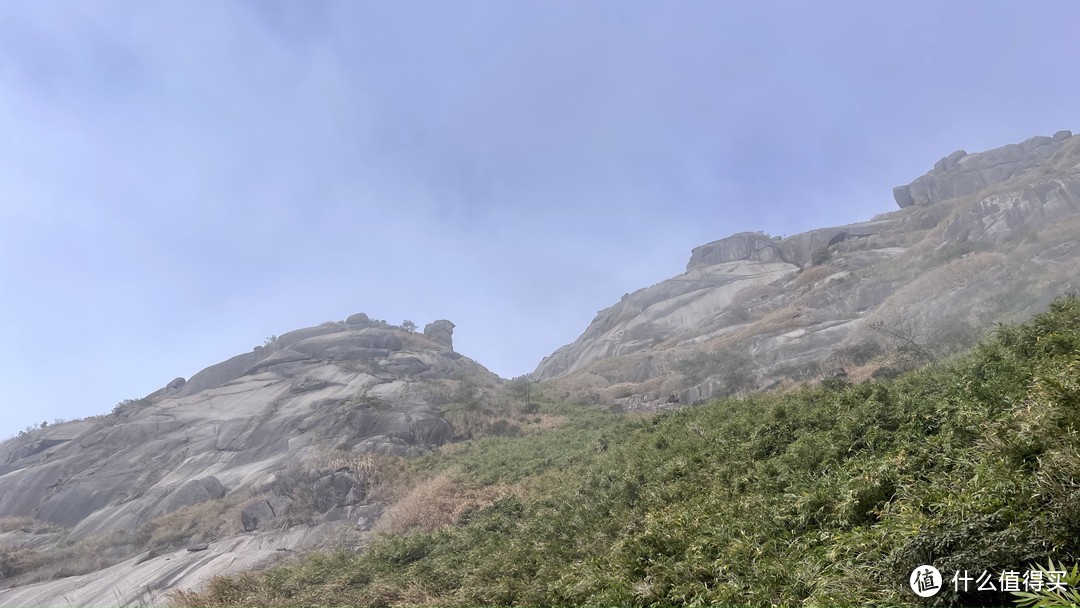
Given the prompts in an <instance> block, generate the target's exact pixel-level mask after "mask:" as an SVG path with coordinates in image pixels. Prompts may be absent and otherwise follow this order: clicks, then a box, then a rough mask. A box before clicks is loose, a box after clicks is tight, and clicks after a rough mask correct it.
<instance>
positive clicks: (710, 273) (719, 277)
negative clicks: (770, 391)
mask: <svg viewBox="0 0 1080 608" xmlns="http://www.w3.org/2000/svg"><path fill="white" fill-rule="evenodd" d="M894 196H895V198H896V201H897V204H898V205H899V206H900V207H901V209H900V210H898V211H893V212H891V213H885V214H882V215H880V216H878V217H876V218H874V219H873V220H870V221H866V222H861V223H857V224H851V225H847V226H836V227H832V228H821V229H818V230H812V231H810V232H806V233H802V234H797V235H794V236H789V237H783V238H781V237H779V236H774V237H771V236H769V235H766V234H762V233H741V234H736V235H733V236H730V237H727V238H724V239H721V240H719V241H715V242H712V243H709V244H707V245H702V246H700V247H696V248H694V250H693V252H692V254H691V256H690V260H689V262H688V263H687V266H686V271H685V272H684V273H682V274H680V275H678V276H675V277H672V278H671V279H668V280H666V281H662V282H660V283H658V284H656V285H653V286H651V287H648V288H645V289H641V290H638V291H636V292H634V293H632V294H627V295H626V296H623V298H622V300H621V301H620V302H618V303H617V304H615V305H613V306H611V307H609V308H606V309H604V310H602V311H600V312H599V313H598V314H597V315H596V318H595V319H594V320H593V321H592V323H591V324H590V325H589V326H588V327H587V328H586V329H585V331H584V332H583V333H582V334H581V336H580V337H579V338H578V339H577V340H575V341H574V342H573V343H571V344H568V345H566V346H564V347H562V348H560V349H558V350H557V351H555V352H554V353H552V354H551V355H550V356H548V357H546V358H545V359H544V361H542V362H541V363H540V365H539V366H538V367H537V368H536V371H535V372H534V376H535V377H537V378H539V379H556V380H557V384H559V385H560V386H562V387H565V389H566V394H567V395H569V394H587V393H592V394H593V395H594V396H595V399H596V400H598V401H608V402H610V401H612V400H618V402H619V403H620V404H622V405H624V406H627V407H630V408H632V409H634V408H638V409H641V408H644V409H649V408H655V407H658V406H664V405H667V404H684V405H685V404H692V403H699V402H701V401H704V400H707V399H708V398H710V397H713V396H717V395H724V394H730V393H734V392H738V391H740V390H752V389H755V388H762V387H767V386H775V385H777V384H778V383H781V382H783V381H785V380H794V381H801V380H806V379H819V378H821V377H823V376H824V375H826V374H827V373H829V372H831V371H833V370H835V369H837V368H844V369H845V370H846V371H847V372H848V373H852V372H854V371H855V368H859V367H861V366H864V365H865V364H866V363H867V361H868V360H870V359H875V358H876V359H878V361H877V364H876V365H873V366H871V367H869V368H866V369H864V370H863V371H864V374H863V377H865V374H867V373H869V371H871V370H872V369H875V368H877V367H880V366H881V364H882V363H881V361H882V359H881V356H882V355H885V354H888V352H889V351H891V350H895V348H894V347H895V346H896V342H897V336H896V335H895V334H902V338H903V339H908V340H909V341H910V342H913V343H916V344H918V345H919V346H922V347H925V348H924V354H932V355H934V356H940V355H943V354H947V353H948V352H949V351H951V350H955V349H956V348H958V347H962V346H966V345H970V344H971V343H972V342H973V341H974V339H975V338H976V337H977V336H978V335H979V332H980V331H982V330H984V329H986V328H987V327H990V326H991V325H993V324H994V323H996V322H1000V321H1015V320H1020V319H1026V318H1028V317H1030V316H1031V314H1033V313H1034V312H1036V311H1038V310H1042V309H1043V308H1044V307H1045V306H1046V304H1047V303H1048V302H1049V301H1050V299H1052V298H1053V297H1054V296H1055V295H1058V294H1061V293H1064V292H1065V291H1068V290H1069V289H1075V288H1076V287H1077V286H1078V284H1080V283H1078V277H1077V274H1076V271H1075V268H1077V264H1078V263H1080V246H1078V245H1080V244H1078V241H1077V237H1076V235H1077V234H1080V138H1075V137H1072V134H1071V133H1070V132H1069V131H1061V132H1058V133H1056V134H1055V135H1054V136H1053V137H1045V136H1044V137H1034V138H1031V139H1029V140H1027V141H1025V142H1023V143H1020V144H1012V145H1008V146H1004V147H1002V148H998V149H995V150H990V151H987V152H983V153H978V154H967V153H966V152H964V151H957V152H954V153H953V154H950V155H949V156H947V157H945V158H943V159H941V160H940V161H939V162H938V163H936V164H935V166H934V168H933V169H932V170H931V171H930V172H929V173H927V174H926V175H924V176H922V177H920V178H918V179H916V180H915V181H914V182H912V183H911V184H910V185H907V186H900V187H897V188H895V189H894ZM875 324H878V325H879V328H878V329H879V330H878V331H875V329H874V328H875ZM881 325H884V327H880V326H881ZM882 330H883V331H882ZM903 339H901V340H900V341H901V342H903V341H904V340H903ZM934 351H936V352H934ZM930 358H933V357H932V356H931V357H925V356H924V357H923V359H924V361H922V363H925V359H930Z"/></svg>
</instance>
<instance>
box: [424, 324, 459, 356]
mask: <svg viewBox="0 0 1080 608" xmlns="http://www.w3.org/2000/svg"><path fill="white" fill-rule="evenodd" d="M454 327H455V326H454V324H453V323H451V322H450V321H447V320H446V319H439V320H438V321H432V322H431V323H428V324H427V325H425V326H424V335H425V336H427V337H428V338H431V339H432V340H434V341H436V342H438V343H440V344H445V345H446V346H447V347H449V348H451V349H453V348H454Z"/></svg>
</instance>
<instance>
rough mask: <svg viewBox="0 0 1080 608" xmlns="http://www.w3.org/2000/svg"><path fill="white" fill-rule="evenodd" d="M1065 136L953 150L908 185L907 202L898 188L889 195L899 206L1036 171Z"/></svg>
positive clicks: (947, 196)
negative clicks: (972, 151) (984, 148)
mask: <svg viewBox="0 0 1080 608" xmlns="http://www.w3.org/2000/svg"><path fill="white" fill-rule="evenodd" d="M1058 133H1068V132H1067V131H1065V132H1061V131H1059V132H1058ZM1069 139H1070V138H1069V137H1067V136H1065V135H1064V134H1062V135H1058V134H1055V136H1054V137H1046V136H1039V137H1032V138H1030V139H1028V140H1026V141H1024V142H1022V143H1019V144H1010V145H1007V146H1002V147H1000V148H996V149H993V150H988V151H986V152H980V153H978V154H967V153H966V152H964V151H963V150H957V151H956V152H953V153H952V154H950V155H949V156H947V157H945V158H943V159H941V160H940V161H938V162H937V163H936V164H935V165H934V169H933V170H932V171H930V172H929V173H927V174H926V175H923V176H922V177H919V178H917V179H916V180H915V181H913V182H911V184H909V185H908V193H909V194H910V198H911V201H912V202H911V203H908V196H907V195H904V194H903V193H902V192H901V193H900V194H899V195H898V194H897V190H896V189H894V190H893V196H894V198H895V199H896V204H897V205H899V206H900V207H901V208H906V207H908V206H910V205H911V204H917V205H928V204H932V203H936V202H939V201H944V200H948V199H952V198H959V197H963V196H969V195H972V194H975V193H977V192H979V191H980V190H983V189H984V188H987V187H989V186H992V185H994V184H1000V183H1003V182H1006V181H1009V180H1014V179H1017V178H1020V177H1022V176H1025V175H1028V174H1033V173H1035V172H1037V171H1038V170H1040V169H1041V167H1042V164H1043V162H1044V161H1045V160H1046V159H1047V158H1049V157H1050V156H1052V155H1053V154H1054V153H1056V152H1057V151H1058V150H1059V149H1061V146H1063V145H1066V143H1067V141H1068V140H1069Z"/></svg>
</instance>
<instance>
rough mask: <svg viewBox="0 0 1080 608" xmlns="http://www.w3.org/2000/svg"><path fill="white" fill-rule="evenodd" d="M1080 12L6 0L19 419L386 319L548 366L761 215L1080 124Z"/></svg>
mask: <svg viewBox="0 0 1080 608" xmlns="http://www.w3.org/2000/svg"><path fill="white" fill-rule="evenodd" d="M1077 23H1080V4H1078V3H1076V2H1072V1H1060V2H1049V1H1047V2H1032V3H1018V2H994V1H979V2H975V1H970V2H949V3H943V2H937V1H934V2H918V1H916V2H909V1H905V2H895V3H888V4H887V3H884V2H865V1H858V2H833V3H809V2H794V1H785V2H768V1H755V2H744V3H735V2H677V1H676V2H665V3H658V2H632V1H627V0H618V1H611V2H579V1H573V2H571V1H565V2H563V1H542V2H539V1H538V2H529V1H525V0H518V1H515V2H502V1H485V2H480V1H455V2H442V1H439V2H396V1H395V2H361V1H360V0H355V1H353V0H350V1H343V2H331V1H324V2H291V1H286V0H279V1H266V0H262V1H253V2H239V1H225V0H205V1H200V0H183V1H179V0H177V1H173V2H166V1H162V2H134V1H127V2H114V1H109V0H99V1H95V2H80V3H72V2H51V1H46V0H35V2H7V3H3V4H0V337H2V345H0V369H2V370H3V376H2V379H3V384H2V386H0V438H2V437H6V436H10V435H11V434H14V433H15V432H16V431H17V430H19V429H21V428H24V427H26V426H28V425H30V424H34V423H37V422H40V421H42V420H48V421H50V422H51V421H52V420H53V419H55V418H74V417H81V416H86V415H91V414H96V413H103V412H107V411H109V410H110V409H111V408H112V406H113V405H114V404H115V403H116V402H117V401H119V400H121V399H124V398H128V397H137V396H142V395H145V394H147V393H149V392H151V391H153V390H155V389H157V388H159V387H161V386H163V385H164V384H165V383H167V382H168V381H169V380H171V379H172V378H173V377H175V376H185V377H190V376H191V375H192V374H194V373H195V372H197V371H198V370H199V369H201V368H203V367H206V366H207V365H210V364H213V363H215V362H217V361H220V360H223V359H225V358H227V357H230V356H232V355H234V354H238V353H241V352H245V351H247V350H249V349H250V348H251V347H253V346H255V345H256V344H261V343H262V341H263V338H265V337H266V336H269V335H271V334H280V333H283V332H285V331H288V330H290V329H295V328H298V327H303V326H308V325H315V324H318V323H320V322H322V321H327V320H337V319H343V318H345V317H346V316H348V315H349V314H351V313H354V312H359V311H364V312H367V313H368V314H369V315H371V316H374V317H377V318H384V319H386V320H388V321H390V322H393V323H397V322H400V321H401V320H402V319H411V320H413V321H415V322H417V323H418V324H420V325H421V326H423V324H425V323H427V322H429V321H432V320H434V319H438V318H447V319H450V320H452V321H454V322H455V323H456V324H457V329H456V333H455V345H456V346H457V350H459V351H460V352H462V353H464V354H466V355H468V356H471V357H473V358H475V359H477V360H478V361H480V362H481V363H483V364H484V365H486V366H488V368H489V369H491V370H492V371H495V372H497V373H499V374H500V375H502V376H504V377H510V376H515V375H518V374H522V373H525V372H528V371H531V370H532V369H533V368H534V367H535V366H536V364H537V363H538V362H539V361H540V359H541V358H542V357H543V356H545V355H547V354H549V353H550V352H551V351H553V350H554V349H556V348H557V347H559V346H561V345H562V344H565V343H567V342H570V341H572V340H574V339H575V338H576V337H577V336H578V335H579V334H580V333H581V331H583V330H584V329H585V327H586V325H587V324H588V323H589V321H590V320H591V319H592V318H593V316H594V315H595V313H596V311H597V310H599V309H601V308H604V307H606V306H609V305H611V304H613V303H615V302H616V301H618V299H619V298H620V297H621V296H622V295H623V294H624V293H626V292H630V291H634V290H636V289H638V288H641V287H646V286H648V285H650V284H653V283H655V282H657V281H660V280H663V279H664V278H667V277H669V276H672V275H674V274H677V273H678V272H680V271H681V270H682V269H683V267H684V265H685V263H686V261H687V259H688V258H689V254H690V249H691V248H693V247H695V246H697V245H701V244H704V243H706V242H709V241H712V240H716V239H718V238H722V237H724V236H727V235H729V234H732V233H734V232H739V231H743V230H764V231H767V232H769V233H771V234H781V235H790V234H795V233H797V232H801V231H804V230H808V229H812V228H816V227H821V226H829V225H837V224H842V223H848V222H853V221H859V220H864V219H869V218H870V217H871V216H873V215H875V214H877V213H881V212H885V211H890V210H892V209H894V208H895V205H894V203H893V201H892V197H891V187H892V186H894V185H897V184H903V183H908V182H910V181H911V180H912V179H914V178H915V177H917V176H919V175H921V174H922V173H924V172H926V171H927V170H928V169H929V168H930V167H931V166H932V165H933V163H934V161H936V160H937V159H938V158H940V157H941V156H944V155H946V154H948V153H949V152H952V151H953V150H955V149H958V148H964V149H966V150H968V151H969V152H974V151H979V150H983V149H987V148H991V147H996V146H1000V145H1004V144H1007V143H1013V142H1016V141H1020V140H1023V139H1026V138H1028V137H1030V136H1033V135H1038V134H1044V135H1045V134H1051V133H1053V132H1054V131H1056V130H1058V129H1074V130H1077V129H1078V128H1080V121H1078V120H1077V118H1076V116H1077V104H1076V100H1077V99H1080V94H1078V93H1080V90H1078V89H1080V78H1077V76H1078V72H1080V62H1078V61H1077V58H1078V55H1077V50H1076V44H1075V26H1076V24H1077Z"/></svg>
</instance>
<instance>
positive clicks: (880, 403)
mask: <svg viewBox="0 0 1080 608" xmlns="http://www.w3.org/2000/svg"><path fill="white" fill-rule="evenodd" d="M545 407H547V408H548V412H549V413H567V415H568V416H569V417H570V420H569V421H568V423H567V424H565V425H564V426H562V427H559V428H556V429H553V430H551V431H549V432H547V433H545V434H543V435H525V436H522V437H520V438H490V439H485V440H482V441H475V442H471V443H468V444H462V445H459V446H454V447H453V448H452V449H450V448H447V449H446V453H444V454H442V455H441V456H436V457H431V458H426V459H421V460H418V461H414V462H413V464H412V465H411V466H413V467H416V470H426V471H429V472H431V473H432V474H434V473H435V472H437V471H441V470H447V468H448V467H455V468H456V470H457V471H460V474H461V475H463V476H464V479H467V480H470V481H471V482H473V483H479V484H508V483H513V484H516V485H518V486H520V487H522V488H524V491H523V492H522V493H521V494H520V495H515V496H507V497H505V498H502V499H499V500H496V501H494V502H492V503H490V504H488V505H487V506H484V507H480V508H475V509H472V510H470V511H467V512H465V513H462V514H461V515H460V517H459V518H458V520H457V524H456V525H453V526H449V527H443V528H440V529H438V530H434V531H431V532H421V533H415V534H409V535H400V534H391V535H387V536H384V537H381V538H378V539H376V540H375V541H374V543H373V544H372V545H371V547H370V548H369V549H368V550H367V551H365V552H364V553H361V554H348V553H343V554H331V555H320V556H314V557H309V558H305V559H302V560H298V561H297V562H295V563H292V564H288V565H286V566H282V567H280V568H278V569H275V570H273V571H270V572H269V573H266V574H264V575H260V576H259V577H258V578H257V579H255V580H256V582H255V583H254V584H253V583H252V582H251V579H250V578H247V577H246V576H245V575H242V576H240V577H234V578H232V579H228V578H226V579H218V581H216V582H214V583H212V584H211V586H210V588H209V589H210V590H209V591H208V592H207V593H205V594H196V595H193V596H187V599H188V600H190V602H189V603H190V604H191V605H199V606H208V605H240V604H245V605H286V604H290V605H300V604H302V605H312V604H317V605H342V604H350V605H386V604H436V605H571V604H573V605H634V606H645V605H648V606H671V605H734V604H737V605H747V604H750V605H907V606H916V605H923V603H922V602H921V601H920V600H919V598H917V597H916V596H914V595H913V594H912V593H911V591H910V589H909V588H908V586H907V582H908V576H909V575H910V573H911V571H912V569H913V568H914V567H916V566H918V565H921V564H923V563H927V562H928V560H929V561H930V563H933V564H934V565H935V566H936V567H937V568H938V569H939V570H941V571H942V572H943V573H946V576H948V573H951V572H954V571H959V570H968V571H975V572H980V571H983V570H985V571H988V572H994V573H1000V572H1002V571H1004V570H1018V569H1020V568H1021V566H1022V565H1023V564H1026V563H1031V562H1032V561H1037V562H1039V563H1045V562H1046V560H1047V559H1049V558H1051V557H1052V558H1053V559H1054V560H1056V561H1058V562H1061V561H1065V562H1068V563H1073V562H1075V561H1077V560H1080V495H1078V493H1077V490H1076V479H1078V478H1080V456H1078V455H1080V300H1077V299H1076V298H1064V299H1061V300H1058V301H1055V302H1054V303H1053V304H1052V305H1051V306H1050V309H1049V310H1048V311H1047V312H1046V313H1044V314H1043V315H1040V316H1039V317H1037V318H1035V319H1034V320H1032V321H1031V322H1030V323H1027V324H1024V325H1021V326H1015V327H1011V326H1010V327H1001V328H999V329H998V330H997V331H996V332H994V333H993V335H991V336H988V337H987V338H986V339H984V341H983V342H982V343H981V344H980V345H979V346H977V347H976V348H975V349H974V351H972V352H971V353H969V354H967V355H965V356H962V357H956V358H953V359H950V360H948V361H947V362H945V363H938V364H935V365H931V366H928V367H926V368H924V369H921V370H918V371H915V372H911V373H907V374H905V375H902V376H900V377H898V378H896V379H893V380H887V381H872V382H866V383H863V384H857V385H844V386H834V387H825V386H810V387H804V388H801V389H799V390H796V391H794V392H790V393H784V394H779V393H770V394H759V395H752V396H749V397H746V398H743V399H725V400H720V401H717V402H714V403H712V404H709V405H706V406H701V407H697V408H688V409H685V410H681V411H678V412H671V413H665V414H660V415H656V416H653V417H652V418H634V419H629V418H625V417H615V416H610V415H608V414H603V413H602V412H592V413H588V412H586V411H583V410H570V409H564V410H561V412H560V411H559V410H557V409H556V408H555V407H553V406H545ZM241 588H242V589H244V590H245V593H243V594H241V593H232V592H230V593H225V592H221V593H220V594H218V595H214V593H215V591H214V590H215V589H231V590H236V589H241ZM1001 599H1002V598H1001V597H1000V596H998V595H993V596H990V597H986V596H979V595H977V594H975V595H972V594H968V595H964V594H957V593H955V592H953V591H952V589H951V588H949V586H948V585H947V588H946V589H945V590H944V591H943V592H942V593H941V594H940V595H939V596H937V597H936V598H935V600H934V601H935V602H938V603H940V604H942V605H979V604H986V603H992V602H994V603H996V602H1000V601H1001ZM1021 599H1022V600H1023V599H1025V598H1021ZM1051 599H1052V598H1051ZM185 601H186V600H185ZM1038 601H1048V600H1047V598H1041V599H1040V600H1038ZM1045 605H1051V604H1045Z"/></svg>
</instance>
